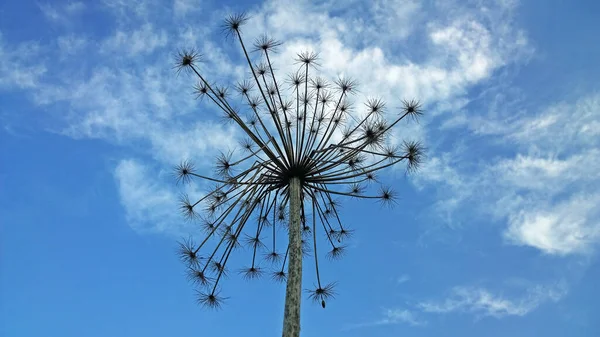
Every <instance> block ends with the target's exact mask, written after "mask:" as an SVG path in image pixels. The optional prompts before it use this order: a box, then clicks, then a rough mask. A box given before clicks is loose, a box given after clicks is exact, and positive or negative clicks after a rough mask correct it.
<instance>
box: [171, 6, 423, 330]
mask: <svg viewBox="0 0 600 337" xmlns="http://www.w3.org/2000/svg"><path fill="white" fill-rule="evenodd" d="M247 20H248V17H247V16H246V15H243V14H242V15H233V16H230V17H228V18H227V19H226V20H225V24H224V26H223V28H224V31H225V34H226V35H227V36H228V37H232V38H234V39H235V40H237V42H239V45H240V47H241V49H242V51H243V54H244V56H245V59H246V61H247V64H248V68H249V79H248V80H245V81H242V82H239V83H237V84H236V85H235V86H234V88H235V91H237V93H238V96H239V99H240V100H241V101H242V102H243V103H244V106H245V107H244V108H240V107H238V106H236V105H234V104H233V103H232V97H231V94H230V90H229V88H227V87H224V86H219V85H216V84H213V83H211V82H210V81H209V80H208V79H207V78H205V76H204V75H203V71H202V69H203V68H202V66H201V64H200V61H201V55H200V54H199V53H198V52H196V51H195V50H183V51H181V52H179V54H178V55H177V61H176V62H177V63H176V71H177V73H180V72H182V71H188V72H190V73H192V74H194V75H195V76H196V77H197V78H198V84H197V85H196V86H195V93H196V94H197V96H198V97H199V98H202V99H204V100H205V101H208V102H211V103H212V104H214V105H215V106H216V107H217V108H218V110H219V111H220V112H221V113H222V116H223V119H224V121H226V122H230V123H234V124H235V125H237V126H238V127H239V129H240V130H241V132H242V133H243V134H244V136H245V138H244V139H243V140H242V142H241V143H240V147H241V154H240V153H236V152H229V153H223V154H221V155H219V156H218V157H217V159H216V164H215V173H216V175H215V176H213V177H208V176H205V175H202V174H200V173H199V171H198V170H197V169H196V168H195V166H194V165H193V164H192V163H191V162H190V161H183V162H182V163H181V164H179V165H178V166H177V167H176V169H175V173H176V178H177V181H178V182H183V183H186V182H189V181H190V180H191V179H192V178H199V179H202V180H204V181H207V182H211V183H214V188H212V189H211V190H210V191H209V192H208V193H206V194H205V195H204V196H203V197H201V198H199V199H197V200H196V199H194V200H193V201H192V200H190V198H189V197H188V196H186V195H184V196H182V198H181V210H182V212H183V214H184V216H185V217H186V218H188V219H190V220H199V221H200V222H201V224H202V228H203V229H204V230H205V232H206V235H205V236H204V237H203V238H202V240H201V241H199V242H194V241H193V240H191V239H190V240H186V241H185V242H183V243H181V251H180V255H181V258H182V260H183V261H184V263H185V264H186V266H187V268H188V276H189V278H190V280H191V281H192V283H193V284H194V285H196V286H198V287H199V289H200V290H198V294H199V295H198V302H199V303H201V304H203V305H206V306H208V307H211V308H218V307H220V306H221V301H223V299H224V298H223V297H222V296H220V295H219V294H220V289H219V284H220V282H221V281H222V280H223V278H224V277H225V276H226V275H227V273H228V264H227V262H228V261H229V260H230V257H231V255H232V253H233V252H234V251H235V250H236V249H237V248H238V247H240V246H241V245H245V246H247V247H248V248H249V249H250V251H251V252H252V253H251V254H250V255H251V256H252V258H251V261H250V263H249V265H248V266H246V267H245V268H243V269H241V270H240V273H241V274H242V275H243V277H244V278H246V279H256V278H258V277H260V276H262V275H264V274H265V266H272V265H275V268H274V269H272V270H271V273H270V275H271V277H272V278H273V279H274V280H276V281H281V282H286V284H287V289H286V298H285V313H284V327H283V336H284V337H288V336H289V337H291V336H299V331H300V302H301V291H302V263H303V261H302V260H303V257H304V258H307V259H308V258H310V259H311V260H312V259H314V267H315V270H316V281H315V288H314V289H311V290H309V297H310V299H312V300H314V301H315V302H317V303H320V304H321V306H322V307H323V308H324V307H325V303H326V301H327V300H328V299H330V298H332V297H333V296H334V294H335V292H334V285H335V283H329V284H325V283H323V282H322V280H321V273H320V270H319V256H320V253H321V250H320V248H322V247H321V246H322V245H325V246H326V247H327V250H328V253H327V254H326V256H327V257H328V258H330V259H339V258H341V257H342V256H343V255H344V252H345V246H344V240H345V239H347V238H348V237H350V236H351V234H352V231H351V230H350V229H348V228H347V227H345V226H344V224H343V223H342V221H341V217H340V214H339V206H340V203H339V200H337V199H336V198H337V197H353V198H362V199H375V200H379V201H381V202H382V203H383V204H385V205H393V204H394V202H395V197H396V193H395V192H394V191H393V190H392V189H391V188H390V187H386V186H379V187H377V186H378V185H379V180H378V178H377V176H376V172H378V171H380V170H382V169H386V168H390V167H392V166H394V165H396V164H399V163H400V162H405V163H406V169H407V171H408V172H412V171H414V170H415V169H417V168H418V166H419V164H420V163H421V160H422V158H423V147H422V146H421V144H420V143H419V142H414V141H405V142H404V143H402V145H400V146H398V145H391V144H390V134H391V132H392V130H393V128H394V127H396V126H398V125H399V124H398V123H399V122H400V121H402V120H403V119H405V118H407V117H408V118H415V119H416V118H417V117H419V116H420V115H421V114H422V109H421V105H420V104H419V102H418V101H415V100H408V101H407V100H405V101H402V107H401V108H400V111H398V112H394V113H392V114H390V116H388V114H387V111H386V104H385V103H384V102H383V101H382V100H381V99H368V100H367V101H366V103H365V106H364V108H363V109H364V110H363V111H362V114H361V116H362V117H357V115H358V114H355V113H354V110H355V109H358V107H354V105H353V104H352V101H351V99H350V97H351V96H352V95H353V94H354V93H355V92H356V89H357V83H356V81H354V80H352V79H350V78H347V77H340V78H338V79H337V80H335V81H333V82H328V81H326V80H325V79H323V78H322V77H319V76H317V73H316V71H317V68H318V67H319V65H318V55H317V54H315V53H313V52H310V51H305V52H301V53H299V54H298V55H297V58H296V62H297V63H298V64H299V69H298V70H297V71H296V72H294V73H293V74H291V75H289V76H288V78H287V80H285V81H282V80H281V79H278V78H277V77H276V76H275V72H274V67H273V64H272V55H273V53H275V52H276V50H277V48H278V47H279V46H280V45H281V43H280V42H278V41H276V40H274V39H272V38H271V37H268V36H266V35H265V36H262V37H260V38H258V39H256V40H255V42H254V44H253V47H252V48H251V49H250V50H249V47H248V46H247V45H246V43H245V42H244V39H243V38H242V30H241V27H242V26H243V24H244V23H246V21H247ZM252 52H254V53H255V54H256V55H257V58H259V61H258V62H256V61H255V60H253V59H252V58H251V57H250V53H252ZM373 186H375V187H373ZM371 190H372V191H373V193H371V194H369V191H371ZM281 224H283V225H284V226H287V227H286V232H287V238H285V237H284V238H283V240H280V239H281V238H280V237H279V236H277V233H278V231H277V226H278V225H281ZM321 230H322V231H323V233H324V235H323V240H320V241H319V242H318V240H317V232H318V231H321ZM211 239H212V240H211ZM209 242H211V243H210V244H209ZM318 243H319V244H318ZM211 244H212V246H211V247H210V248H211V249H208V246H209V245H211ZM203 248H204V249H205V250H207V251H206V252H204V250H203ZM282 248H283V250H282ZM201 250H202V252H203V253H205V254H206V255H205V256H203V257H200V256H199V254H200V251H201ZM286 266H287V269H286Z"/></svg>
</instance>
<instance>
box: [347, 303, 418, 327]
mask: <svg viewBox="0 0 600 337" xmlns="http://www.w3.org/2000/svg"><path fill="white" fill-rule="evenodd" d="M390 324H406V325H409V326H413V327H422V326H425V325H427V321H425V320H424V319H423V318H421V317H419V312H418V311H411V310H408V309H398V308H397V309H386V310H384V311H383V313H382V318H380V319H378V320H376V321H373V322H367V323H358V324H350V325H348V326H347V327H346V329H345V330H349V329H358V328H366V327H373V326H378V325H390Z"/></svg>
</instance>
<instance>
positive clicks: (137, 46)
mask: <svg viewBox="0 0 600 337" xmlns="http://www.w3.org/2000/svg"><path fill="white" fill-rule="evenodd" d="M167 40H168V36H167V33H166V32H165V31H164V30H158V31H156V30H155V28H154V27H153V25H152V24H150V23H146V24H144V25H142V26H141V27H139V28H138V29H136V30H133V31H122V30H118V31H116V32H115V34H114V35H113V36H111V37H110V38H108V39H106V40H105V41H103V42H102V44H101V46H100V51H101V52H103V53H114V52H118V53H119V54H121V55H122V53H123V52H124V53H126V54H127V55H128V56H130V57H134V56H138V55H140V54H151V53H152V52H154V50H155V49H157V48H160V47H164V46H165V45H166V44H167Z"/></svg>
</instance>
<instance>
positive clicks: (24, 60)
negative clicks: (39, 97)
mask: <svg viewBox="0 0 600 337" xmlns="http://www.w3.org/2000/svg"><path fill="white" fill-rule="evenodd" d="M41 55H42V50H41V47H40V45H39V44H38V43H36V42H23V43H20V44H18V45H16V46H8V45H6V44H5V43H4V40H3V37H2V33H1V32H0V88H7V89H34V88H36V87H38V85H39V83H40V80H41V78H42V76H43V75H44V74H45V73H46V72H47V68H46V66H45V65H44V63H43V62H40V61H39V58H40V57H41ZM34 61H35V62H34Z"/></svg>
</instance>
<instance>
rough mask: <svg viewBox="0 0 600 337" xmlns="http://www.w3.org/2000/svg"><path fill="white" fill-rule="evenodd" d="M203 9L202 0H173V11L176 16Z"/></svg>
mask: <svg viewBox="0 0 600 337" xmlns="http://www.w3.org/2000/svg"><path fill="white" fill-rule="evenodd" d="M200 9H202V0H175V1H173V12H174V13H175V16H185V15H187V14H188V13H191V12H197V11H199V10H200Z"/></svg>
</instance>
